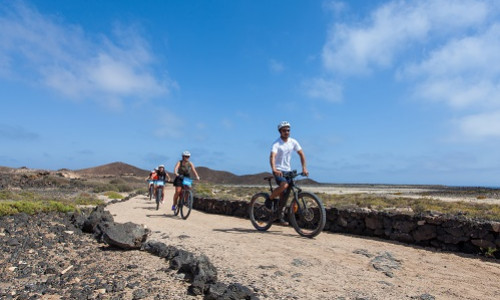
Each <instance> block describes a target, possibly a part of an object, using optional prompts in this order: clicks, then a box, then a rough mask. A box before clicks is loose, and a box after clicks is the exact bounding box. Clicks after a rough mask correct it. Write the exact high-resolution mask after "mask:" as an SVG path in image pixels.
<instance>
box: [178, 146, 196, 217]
mask: <svg viewBox="0 0 500 300" xmlns="http://www.w3.org/2000/svg"><path fill="white" fill-rule="evenodd" d="M190 157H191V153H189V151H184V152H182V159H181V160H180V161H178V162H177V164H175V168H174V174H175V176H176V177H175V179H174V187H175V194H174V203H173V205H172V210H173V211H175V207H176V206H177V200H178V199H179V197H180V196H181V191H182V180H183V179H184V177H188V178H191V171H192V172H193V174H194V175H195V176H196V179H198V180H200V176H198V173H197V172H196V168H195V167H194V165H193V163H192V162H190V161H189V158H190Z"/></svg>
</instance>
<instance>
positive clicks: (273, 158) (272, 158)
mask: <svg viewBox="0 0 500 300" xmlns="http://www.w3.org/2000/svg"><path fill="white" fill-rule="evenodd" d="M269 163H270V164H271V170H272V171H273V174H274V175H275V176H283V173H281V171H280V170H277V169H276V153H275V152H272V151H271V155H270V156H269Z"/></svg>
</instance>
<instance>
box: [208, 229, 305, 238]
mask: <svg viewBox="0 0 500 300" xmlns="http://www.w3.org/2000/svg"><path fill="white" fill-rule="evenodd" d="M213 231H217V232H224V233H234V234H246V233H253V234H271V235H280V236H288V237H297V235H295V234H290V233H285V232H281V231H278V230H271V229H269V230H267V231H258V230H255V229H251V228H250V229H249V228H214V229H213Z"/></svg>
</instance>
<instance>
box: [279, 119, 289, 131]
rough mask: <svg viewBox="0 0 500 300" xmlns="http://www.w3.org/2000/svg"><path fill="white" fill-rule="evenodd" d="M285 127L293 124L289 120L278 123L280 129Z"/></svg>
mask: <svg viewBox="0 0 500 300" xmlns="http://www.w3.org/2000/svg"><path fill="white" fill-rule="evenodd" d="M283 127H291V125H290V123H288V122H287V121H282V122H281V123H279V124H278V131H280V130H281V128H283Z"/></svg>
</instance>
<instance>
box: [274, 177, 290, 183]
mask: <svg viewBox="0 0 500 300" xmlns="http://www.w3.org/2000/svg"><path fill="white" fill-rule="evenodd" d="M274 180H276V183H277V184H278V185H280V184H281V183H282V182H286V183H288V184H289V183H290V181H291V179H287V178H285V177H283V176H276V175H274Z"/></svg>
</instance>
